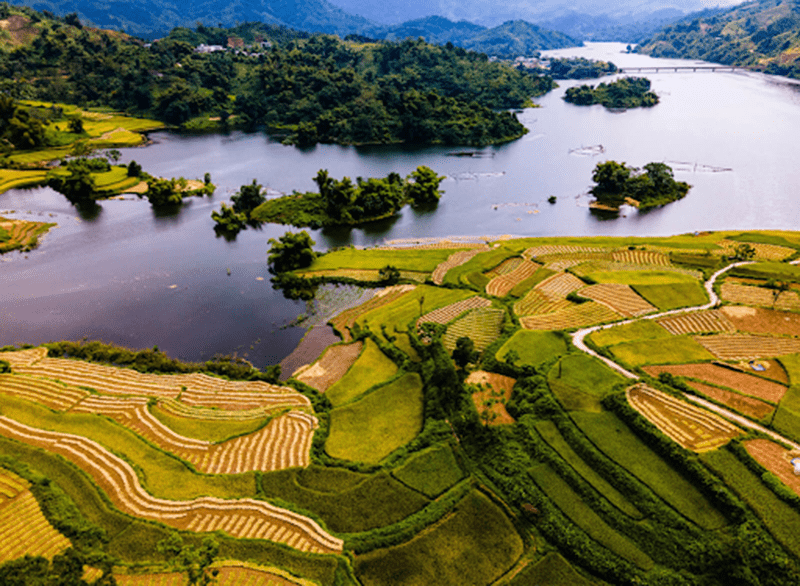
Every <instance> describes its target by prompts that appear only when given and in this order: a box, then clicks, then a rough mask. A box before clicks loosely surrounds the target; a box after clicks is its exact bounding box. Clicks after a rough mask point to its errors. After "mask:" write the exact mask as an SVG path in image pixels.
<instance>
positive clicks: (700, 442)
mask: <svg viewBox="0 0 800 586" xmlns="http://www.w3.org/2000/svg"><path fill="white" fill-rule="evenodd" d="M627 396H628V402H629V403H630V404H631V406H632V407H633V408H634V409H636V410H637V411H639V413H641V414H642V415H643V416H644V417H646V418H647V419H648V420H649V421H650V423H652V424H653V425H655V426H656V427H657V428H658V429H660V430H661V431H662V432H663V433H665V434H666V435H667V436H669V437H670V438H672V439H673V440H674V441H676V442H677V443H679V444H680V445H681V446H683V447H684V448H686V449H687V450H694V451H696V452H705V451H708V450H714V449H716V448H718V447H720V446H722V445H724V444H726V443H728V441H730V440H731V439H732V438H734V437H736V436H737V435H739V434H740V433H741V430H740V429H739V428H737V427H736V426H735V425H733V424H731V423H729V422H728V421H726V420H725V419H723V418H722V417H719V416H718V415H715V414H713V413H709V412H708V411H705V410H704V409H701V408H699V407H696V406H694V405H690V404H689V403H686V402H684V401H681V400H680V399H676V398H675V397H672V396H670V395H667V394H666V393H662V392H660V391H656V390H655V389H651V388H650V387H647V386H645V385H641V384H640V385H635V386H633V387H630V388H629V389H628V390H627Z"/></svg>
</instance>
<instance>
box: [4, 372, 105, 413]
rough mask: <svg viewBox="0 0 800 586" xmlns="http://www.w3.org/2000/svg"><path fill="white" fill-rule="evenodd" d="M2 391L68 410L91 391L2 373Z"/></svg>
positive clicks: (30, 377)
mask: <svg viewBox="0 0 800 586" xmlns="http://www.w3.org/2000/svg"><path fill="white" fill-rule="evenodd" d="M0 393H4V394H7V395H14V396H15V397H19V398H20V399H26V400H28V401H34V402H36V403H40V404H42V405H46V406H47V407H50V408H51V409H55V410H57V411H66V410H67V409H69V408H70V407H72V406H73V405H74V404H75V403H77V402H78V401H80V400H81V399H83V398H84V397H86V396H87V395H88V394H89V393H88V392H87V391H84V390H83V389H79V388H77V387H71V386H68V385H63V384H60V383H57V382H55V381H51V380H47V379H42V378H37V377H33V376H25V375H17V374H0Z"/></svg>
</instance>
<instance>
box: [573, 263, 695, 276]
mask: <svg viewBox="0 0 800 586" xmlns="http://www.w3.org/2000/svg"><path fill="white" fill-rule="evenodd" d="M652 271H658V272H659V273H675V274H678V275H686V276H687V277H692V278H693V279H697V280H698V281H702V280H703V273H701V272H700V271H695V270H692V269H682V268H680V267H675V266H671V265H668V266H658V267H654V266H653V265H640V264H632V263H622V262H614V261H602V260H595V261H590V262H586V263H583V264H581V265H580V266H577V267H575V268H574V269H572V272H574V273H575V274H576V275H578V276H580V277H585V276H586V275H590V274H592V273H606V272H634V273H635V272H652Z"/></svg>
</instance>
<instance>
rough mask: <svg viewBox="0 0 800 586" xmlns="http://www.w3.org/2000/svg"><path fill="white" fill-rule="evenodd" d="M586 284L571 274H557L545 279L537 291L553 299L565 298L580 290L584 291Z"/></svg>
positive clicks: (537, 287) (537, 286)
mask: <svg viewBox="0 0 800 586" xmlns="http://www.w3.org/2000/svg"><path fill="white" fill-rule="evenodd" d="M585 286H586V283H584V282H583V281H581V280H580V279H579V278H578V277H576V276H575V275H572V274H570V273H556V274H555V275H553V276H552V277H550V278H548V279H545V280H544V281H542V282H541V283H539V284H538V285H536V287H535V289H536V290H537V291H539V292H540V293H544V294H545V295H547V296H548V297H550V298H551V299H558V298H565V297H566V296H567V295H569V294H570V293H572V292H573V291H577V290H578V289H582V288H583V287H585Z"/></svg>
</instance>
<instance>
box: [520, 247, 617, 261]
mask: <svg viewBox="0 0 800 586" xmlns="http://www.w3.org/2000/svg"><path fill="white" fill-rule="evenodd" d="M591 252H608V250H607V249H605V248H597V247H591V246H568V245H563V244H544V245H542V246H534V247H533V248H529V249H527V250H526V251H525V252H524V253H522V256H524V257H525V258H536V257H539V256H548V255H551V254H575V255H580V254H587V253H591Z"/></svg>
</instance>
